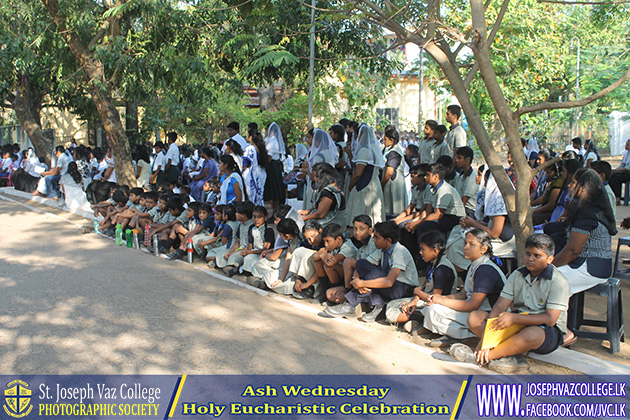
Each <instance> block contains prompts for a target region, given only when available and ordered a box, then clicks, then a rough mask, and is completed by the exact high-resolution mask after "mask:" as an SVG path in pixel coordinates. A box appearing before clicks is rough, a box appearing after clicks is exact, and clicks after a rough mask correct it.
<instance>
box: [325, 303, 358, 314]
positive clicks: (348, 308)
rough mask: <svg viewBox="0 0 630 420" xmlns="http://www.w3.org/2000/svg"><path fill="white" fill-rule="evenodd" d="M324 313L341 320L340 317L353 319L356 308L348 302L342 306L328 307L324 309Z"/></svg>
mask: <svg viewBox="0 0 630 420" xmlns="http://www.w3.org/2000/svg"><path fill="white" fill-rule="evenodd" d="M324 312H326V313H327V314H328V315H330V316H332V317H333V318H340V317H344V318H348V317H353V316H354V315H355V308H354V306H352V305H350V304H349V303H348V302H344V303H342V304H340V305H335V306H328V307H327V308H326V309H324Z"/></svg>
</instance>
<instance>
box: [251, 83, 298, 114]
mask: <svg viewBox="0 0 630 420" xmlns="http://www.w3.org/2000/svg"><path fill="white" fill-rule="evenodd" d="M279 87H280V90H279V92H276V87H275V86H273V85H272V86H261V87H259V88H257V89H256V90H257V91H258V98H259V100H260V110H261V111H262V112H265V111H270V112H277V111H279V110H280V107H282V105H283V104H284V103H285V102H286V101H287V100H289V99H290V98H291V96H292V94H293V93H292V90H291V89H287V88H286V87H285V86H284V83H280V86H279Z"/></svg>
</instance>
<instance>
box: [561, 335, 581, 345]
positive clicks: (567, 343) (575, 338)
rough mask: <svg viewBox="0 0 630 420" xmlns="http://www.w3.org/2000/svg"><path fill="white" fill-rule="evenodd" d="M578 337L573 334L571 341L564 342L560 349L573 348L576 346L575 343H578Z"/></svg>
mask: <svg viewBox="0 0 630 420" xmlns="http://www.w3.org/2000/svg"><path fill="white" fill-rule="evenodd" d="M577 339H578V338H577V335H575V334H573V337H571V338H570V339H568V340H566V341H564V342H563V343H562V344H560V347H564V348H567V347H571V345H572V344H575V342H576V341H577Z"/></svg>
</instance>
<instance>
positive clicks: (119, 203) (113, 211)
mask: <svg viewBox="0 0 630 420" xmlns="http://www.w3.org/2000/svg"><path fill="white" fill-rule="evenodd" d="M112 201H113V202H114V203H115V204H114V206H113V207H111V208H110V209H108V211H107V216H106V217H105V220H103V222H101V225H100V230H101V232H103V233H104V234H105V235H110V236H112V235H113V234H114V229H115V227H116V225H115V223H116V222H117V218H116V216H117V215H118V214H119V213H122V212H124V211H125V210H127V201H129V198H128V197H127V196H126V195H125V193H124V192H122V191H121V190H116V191H115V192H114V194H113V195H112Z"/></svg>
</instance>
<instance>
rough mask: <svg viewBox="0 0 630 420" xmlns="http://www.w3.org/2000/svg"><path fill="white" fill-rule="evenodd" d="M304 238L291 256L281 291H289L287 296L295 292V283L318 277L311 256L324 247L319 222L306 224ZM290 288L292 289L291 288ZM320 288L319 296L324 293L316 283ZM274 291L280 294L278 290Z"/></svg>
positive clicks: (317, 284) (303, 230)
mask: <svg viewBox="0 0 630 420" xmlns="http://www.w3.org/2000/svg"><path fill="white" fill-rule="evenodd" d="M302 238H303V239H304V240H303V241H301V242H300V243H299V244H298V247H297V248H296V249H295V250H293V253H292V255H291V263H290V264H289V275H288V277H287V278H286V280H285V283H286V284H285V285H283V287H282V288H281V290H288V291H287V292H284V293H286V294H292V293H294V292H295V283H296V282H297V281H298V280H299V281H300V283H306V282H307V281H308V280H309V279H311V278H312V277H313V276H315V277H317V271H316V270H315V263H314V262H313V259H312V258H311V256H312V255H313V254H315V252H317V251H319V250H320V249H321V248H322V247H323V246H324V241H323V239H322V228H321V226H320V225H319V223H318V222H316V221H314V220H309V221H308V222H306V223H304V227H303V228H302ZM289 286H290V288H289ZM315 286H317V287H318V290H317V296H319V295H320V294H321V293H323V290H321V288H319V283H315ZM274 290H275V291H276V292H278V293H282V292H281V291H278V289H277V288H274Z"/></svg>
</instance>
